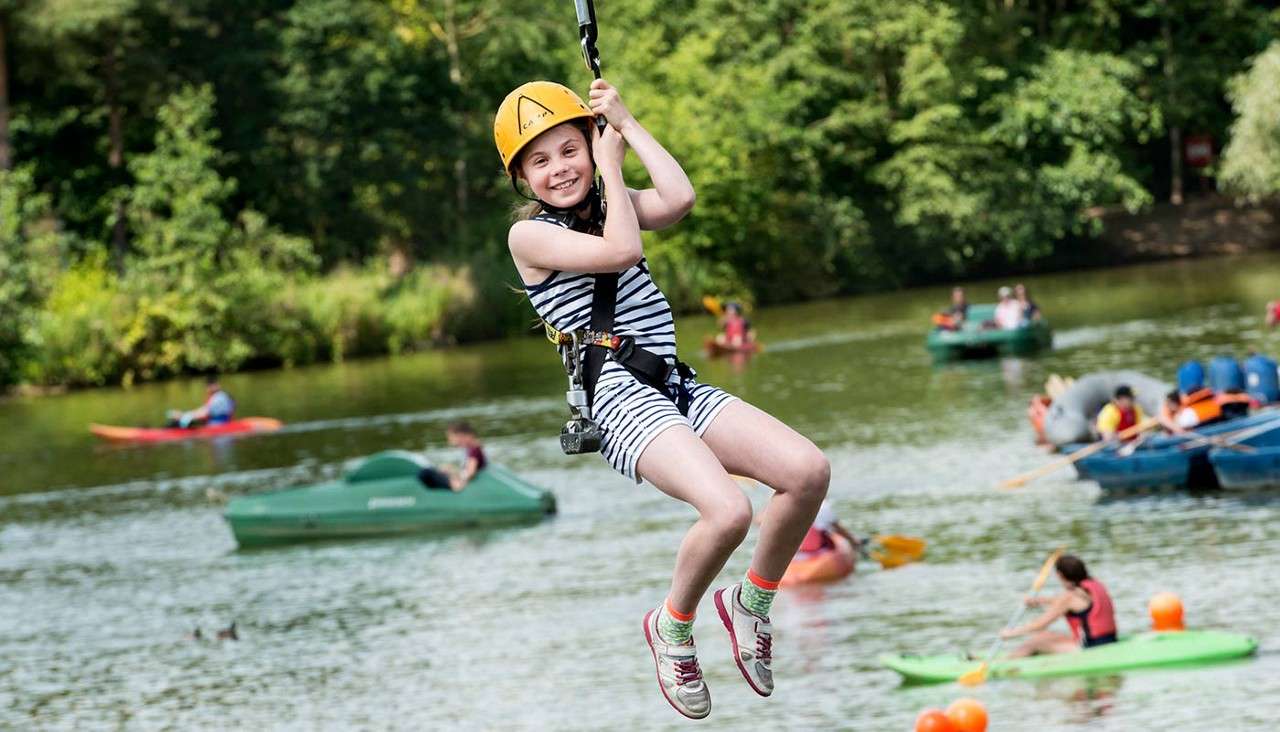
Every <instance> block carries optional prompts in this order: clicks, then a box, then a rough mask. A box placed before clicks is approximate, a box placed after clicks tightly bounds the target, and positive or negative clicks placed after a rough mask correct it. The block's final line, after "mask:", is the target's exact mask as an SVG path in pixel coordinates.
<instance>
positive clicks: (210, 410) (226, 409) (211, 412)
mask: <svg viewBox="0 0 1280 732" xmlns="http://www.w3.org/2000/svg"><path fill="white" fill-rule="evenodd" d="M204 393H205V400H204V404H201V405H200V406H198V407H196V408H195V409H192V410H190V411H186V412H180V411H178V410H176V409H171V410H169V415H168V421H167V422H166V423H165V426H166V427H181V428H182V429H184V430H185V429H192V428H194V427H204V426H206V425H207V426H213V425H219V424H226V423H227V422H230V421H231V420H232V419H233V418H234V417H235V416H236V400H235V399H232V398H231V395H230V394H228V393H227V392H225V391H223V390H222V386H221V385H220V384H219V383H218V377H217V376H209V377H208V378H207V379H206V380H205V385H204Z"/></svg>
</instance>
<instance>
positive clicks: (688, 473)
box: [636, 408, 812, 613]
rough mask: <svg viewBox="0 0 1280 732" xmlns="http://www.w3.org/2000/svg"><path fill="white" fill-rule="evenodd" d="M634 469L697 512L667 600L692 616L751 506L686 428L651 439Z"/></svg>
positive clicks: (740, 534)
mask: <svg viewBox="0 0 1280 732" xmlns="http://www.w3.org/2000/svg"><path fill="white" fill-rule="evenodd" d="M726 409H727V408H726ZM636 471H637V472H638V473H639V474H640V476H641V477H642V478H644V479H645V480H648V481H649V482H650V483H653V484H654V485H655V486H657V487H658V489H659V490H661V491H662V492H663V493H666V494H667V495H669V496H671V497H673V498H678V499H679V500H681V501H684V502H685V503H688V504H689V505H691V506H693V507H694V508H695V509H696V510H697V511H698V520H697V522H695V523H694V525H693V527H692V528H690V529H689V532H688V533H686V534H685V536H684V540H683V541H682V542H681V543H680V549H679V551H678V552H677V553H676V568H675V573H674V574H673V575H672V578H671V594H670V595H669V596H668V599H669V600H670V602H671V604H672V606H673V607H675V608H676V609H677V610H679V611H680V612H687V613H692V612H693V611H694V609H696V608H697V606H698V601H699V600H701V599H702V596H703V595H704V594H706V591H707V588H708V587H710V586H711V581H712V580H713V579H715V576H716V575H717V574H719V573H720V570H721V569H723V568H724V564H725V562H726V561H727V560H728V559H729V555H730V554H732V553H733V550H734V549H735V548H737V546H738V545H739V544H741V543H742V540H743V539H744V538H745V537H746V535H747V529H748V528H749V527H750V526H751V502H750V501H749V500H747V497H746V496H745V495H743V493H742V488H740V487H739V486H738V484H737V483H735V482H734V480H733V478H731V477H730V476H729V474H728V473H727V472H726V471H725V469H724V467H723V466H721V464H720V461H719V460H717V459H716V456H715V454H714V453H712V452H711V449H710V448H708V447H707V445H706V443H704V442H703V441H702V440H700V439H698V436H697V435H696V434H695V433H694V431H693V430H692V429H690V428H689V427H687V426H684V425H677V426H675V427H670V428H668V429H666V430H664V431H663V432H661V433H660V434H659V435H658V436H657V437H655V438H654V439H653V441H652V442H650V443H649V446H648V447H646V448H645V451H644V453H643V454H642V455H641V456H640V460H639V462H638V463H637V465H636ZM811 518H812V517H811Z"/></svg>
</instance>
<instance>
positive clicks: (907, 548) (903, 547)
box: [872, 534, 928, 559]
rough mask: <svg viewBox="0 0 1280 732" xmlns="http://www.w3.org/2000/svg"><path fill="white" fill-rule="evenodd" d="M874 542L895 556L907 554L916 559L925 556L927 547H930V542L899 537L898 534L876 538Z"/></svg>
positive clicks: (909, 537)
mask: <svg viewBox="0 0 1280 732" xmlns="http://www.w3.org/2000/svg"><path fill="white" fill-rule="evenodd" d="M872 541H874V542H876V543H877V544H879V545H880V546H882V547H884V548H885V549H887V550H888V551H890V552H893V553H894V554H905V555H907V556H909V557H914V558H916V559H919V558H920V557H922V556H924V550H925V547H927V546H928V542H926V541H925V540H924V539H921V538H920V537H918V536H898V535H896V534H886V535H883V536H876V537H874V538H873V539H872Z"/></svg>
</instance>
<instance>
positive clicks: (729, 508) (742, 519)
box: [703, 494, 752, 545]
mask: <svg viewBox="0 0 1280 732" xmlns="http://www.w3.org/2000/svg"><path fill="white" fill-rule="evenodd" d="M751 516H752V512H751V501H749V500H747V497H746V496H744V495H742V494H738V496H737V498H735V499H731V500H726V501H723V502H721V503H720V504H719V505H717V506H716V507H715V508H713V509H711V510H708V511H707V512H706V513H704V515H703V518H704V519H706V521H707V523H709V524H710V525H711V526H712V527H713V528H714V529H715V531H716V533H717V534H718V535H719V536H720V537H721V538H722V539H723V540H724V541H725V542H727V543H733V544H735V545H736V544H739V543H741V542H742V540H743V539H745V538H747V532H748V531H749V530H750V529H751Z"/></svg>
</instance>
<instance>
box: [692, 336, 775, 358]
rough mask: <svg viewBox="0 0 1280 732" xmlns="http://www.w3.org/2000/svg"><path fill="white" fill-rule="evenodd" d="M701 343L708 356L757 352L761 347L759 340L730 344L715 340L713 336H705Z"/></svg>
mask: <svg viewBox="0 0 1280 732" xmlns="http://www.w3.org/2000/svg"><path fill="white" fill-rule="evenodd" d="M702 345H703V347H704V348H706V349H707V354H708V355H710V356H727V355H729V354H732V353H759V352H760V349H761V347H762V346H761V345H760V343H759V341H747V342H746V343H743V344H742V345H740V346H730V345H728V344H725V343H721V342H719V341H717V340H716V339H715V336H707V339H706V340H705V341H703V344H702Z"/></svg>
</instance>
